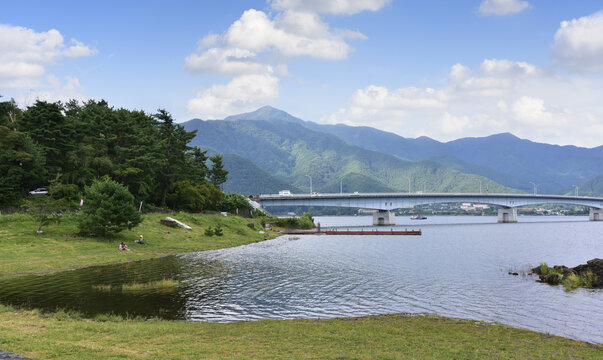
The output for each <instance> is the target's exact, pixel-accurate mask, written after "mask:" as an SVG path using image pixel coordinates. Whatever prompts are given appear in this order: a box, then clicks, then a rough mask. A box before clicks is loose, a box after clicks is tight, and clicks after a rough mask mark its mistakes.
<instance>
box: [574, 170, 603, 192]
mask: <svg viewBox="0 0 603 360" xmlns="http://www.w3.org/2000/svg"><path fill="white" fill-rule="evenodd" d="M576 190H577V192H578V195H580V196H597V197H603V175H599V176H596V177H594V178H592V179H590V180H588V181H586V182H584V183H582V184H579V185H577V188H576V187H574V188H572V189H566V191H565V195H575V194H576Z"/></svg>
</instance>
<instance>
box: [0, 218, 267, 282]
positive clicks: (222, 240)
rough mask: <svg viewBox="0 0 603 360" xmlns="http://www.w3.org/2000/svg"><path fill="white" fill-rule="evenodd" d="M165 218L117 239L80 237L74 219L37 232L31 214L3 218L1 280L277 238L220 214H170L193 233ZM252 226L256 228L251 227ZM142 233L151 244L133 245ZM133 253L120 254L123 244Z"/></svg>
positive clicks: (0, 223)
mask: <svg viewBox="0 0 603 360" xmlns="http://www.w3.org/2000/svg"><path fill="white" fill-rule="evenodd" d="M165 216H166V214H147V215H145V216H144V220H143V222H142V223H141V224H140V225H139V226H138V227H136V228H135V229H133V230H126V231H123V232H121V233H118V234H117V235H116V236H114V237H112V238H94V237H87V236H78V235H76V233H77V231H78V230H77V222H76V218H75V215H63V216H62V219H61V222H60V223H58V224H50V225H47V226H46V227H45V228H44V233H43V234H40V235H38V234H36V230H37V224H36V222H35V220H34V219H33V218H32V217H30V216H28V215H20V214H18V215H2V216H0V277H5V276H12V275H16V274H32V273H45V272H49V271H55V270H66V269H73V268H78V267H83V266H89V265H97V264H107V263H116V262H124V261H131V260H143V259H150V258H156V257H161V256H165V255H170V254H178V253H184V252H192V251H203V250H212V249H220V248H226V247H233V246H239V245H244V244H249V243H253V242H257V241H262V240H264V239H266V238H273V237H275V236H277V235H278V234H277V233H276V232H269V231H267V232H266V234H260V233H259V230H260V229H262V226H261V224H260V221H259V220H257V219H249V220H248V219H244V218H241V217H238V216H231V215H229V216H227V217H224V216H222V215H220V214H207V215H200V214H187V213H181V214H170V215H169V216H171V217H173V218H176V219H178V220H180V221H182V222H184V223H186V224H187V225H190V226H191V227H192V228H193V229H192V230H185V229H181V228H170V227H166V226H164V225H161V224H160V222H159V221H160V219H163V218H165ZM248 225H252V226H251V227H250V226H248ZM209 227H211V228H216V227H220V228H221V229H222V232H223V235H222V236H219V237H216V236H206V235H205V234H204V233H205V230H206V229H207V228H209ZM140 234H143V235H144V239H145V241H146V242H147V245H140V244H136V243H134V240H136V239H137V238H138V236H139V235H140ZM122 241H123V242H125V243H126V244H127V245H128V247H129V248H130V249H131V251H119V250H118V246H119V243H120V242H122Z"/></svg>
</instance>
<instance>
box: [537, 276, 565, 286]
mask: <svg viewBox="0 0 603 360" xmlns="http://www.w3.org/2000/svg"><path fill="white" fill-rule="evenodd" d="M540 281H542V282H545V283H547V284H551V285H559V283H560V282H561V275H559V274H554V273H553V274H546V275H540Z"/></svg>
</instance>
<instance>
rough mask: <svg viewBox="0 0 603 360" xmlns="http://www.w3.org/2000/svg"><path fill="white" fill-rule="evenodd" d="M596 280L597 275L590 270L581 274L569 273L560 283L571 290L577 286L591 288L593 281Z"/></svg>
mask: <svg viewBox="0 0 603 360" xmlns="http://www.w3.org/2000/svg"><path fill="white" fill-rule="evenodd" d="M596 281H597V277H596V275H595V274H593V272H592V271H591V270H588V271H587V272H585V273H582V274H576V273H571V274H569V275H567V276H565V277H564V278H563V280H562V281H561V283H562V284H563V286H564V287H565V288H566V289H567V290H573V289H576V288H579V287H583V288H587V289H592V287H593V283H594V282H596Z"/></svg>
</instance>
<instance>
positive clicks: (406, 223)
mask: <svg viewBox="0 0 603 360" xmlns="http://www.w3.org/2000/svg"><path fill="white" fill-rule="evenodd" d="M315 220H316V221H317V222H320V223H321V225H322V226H323V227H325V226H342V227H344V228H345V227H350V228H352V227H364V228H365V229H369V228H371V222H372V217H317V218H315ZM396 221H397V222H398V224H399V225H398V226H396V227H394V228H398V229H400V228H401V229H404V228H408V229H411V228H421V229H422V231H423V235H422V236H326V235H320V236H319V235H307V236H290V235H289V236H283V237H280V238H278V239H274V240H270V241H265V242H261V243H255V244H251V245H247V246H241V247H237V248H231V249H223V250H216V251H207V252H200V253H191V254H184V255H178V256H169V257H165V258H161V259H156V260H149V261H140V262H133V263H128V264H119V265H111V266H95V267H90V268H86V269H81V270H74V271H67V272H62V273H56V274H51V275H44V276H22V277H18V278H13V279H5V280H2V281H0V301H1V302H3V303H11V304H19V305H27V306H32V307H36V308H43V309H49V310H52V309H56V308H57V307H61V308H69V309H74V310H78V311H81V312H83V313H84V314H86V315H89V316H91V315H94V314H97V313H107V312H113V313H120V314H126V313H127V314H130V315H141V316H158V317H163V318H168V319H188V320H193V321H219V322H229V321H240V320H255V319H267V318H270V319H294V318H330V317H340V316H362V315H374V314H390V313H435V314H438V315H443V316H451V317H459V318H470V319H476V320H485V321H495V322H500V323H504V324H508V325H512V326H516V327H522V328H528V329H532V330H537V331H541V332H547V333H552V334H556V335H562V336H567V337H571V338H575V339H580V340H585V341H589V342H594V343H603V291H602V290H587V289H577V290H573V291H566V290H564V289H563V287H555V286H549V285H546V284H540V283H537V282H535V280H536V278H535V277H532V276H511V275H509V274H508V271H509V270H513V271H518V272H521V271H522V270H525V269H529V268H530V267H533V266H536V265H538V264H539V263H540V262H543V261H544V262H547V263H548V264H549V265H554V264H563V265H567V266H576V265H578V264H581V263H585V262H586V261H587V260H589V259H592V258H595V257H600V258H603V222H589V221H588V219H587V218H586V217H520V218H519V221H520V222H519V223H517V224H497V223H496V218H495V217H430V218H429V219H427V220H424V221H411V220H409V219H408V218H407V217H397V219H396ZM388 228H389V227H388ZM159 279H175V280H178V281H179V283H180V285H179V286H178V287H177V288H175V289H172V290H173V291H167V292H166V291H164V292H162V291H155V290H151V291H143V292H134V293H131V292H123V291H116V290H110V291H108V290H102V288H99V287H98V285H103V286H105V287H108V286H113V288H112V289H116V288H118V287H119V285H121V284H128V283H133V282H148V281H153V280H159Z"/></svg>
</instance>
